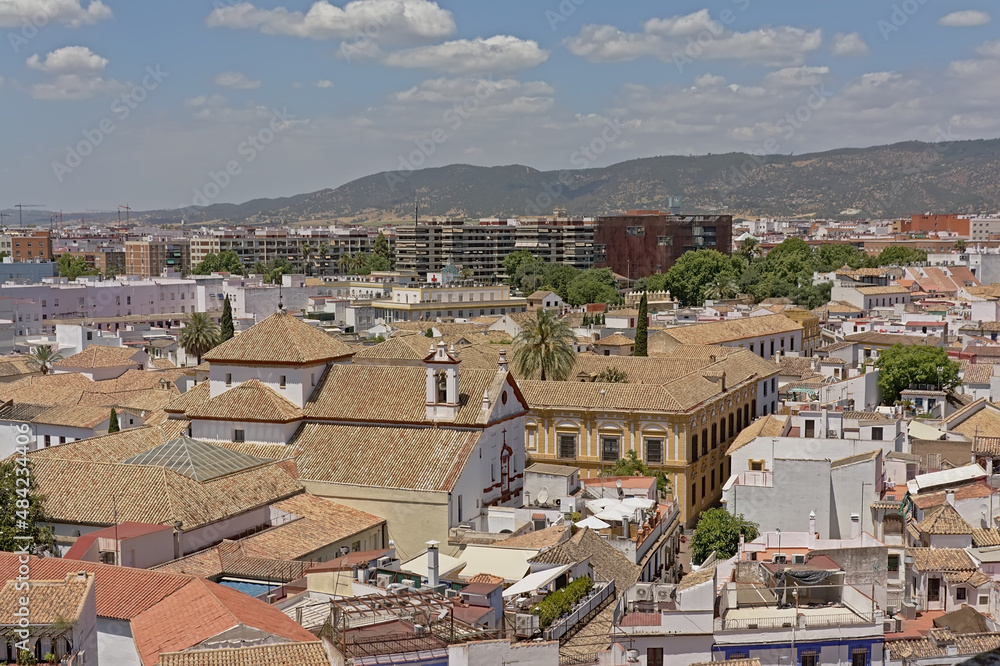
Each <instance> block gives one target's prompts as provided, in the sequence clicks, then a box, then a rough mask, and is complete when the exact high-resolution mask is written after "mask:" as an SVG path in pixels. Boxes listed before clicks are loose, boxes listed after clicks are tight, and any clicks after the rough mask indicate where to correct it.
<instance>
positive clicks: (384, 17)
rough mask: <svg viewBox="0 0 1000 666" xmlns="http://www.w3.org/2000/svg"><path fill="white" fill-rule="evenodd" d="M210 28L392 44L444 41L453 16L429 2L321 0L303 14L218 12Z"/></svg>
mask: <svg viewBox="0 0 1000 666" xmlns="http://www.w3.org/2000/svg"><path fill="white" fill-rule="evenodd" d="M206 23H207V24H208V26H209V27H213V28H214V27H226V28H242V29H252V30H259V31H260V32H262V33H264V34H270V35H289V36H292V37H301V38H308V39H341V40H344V39H350V40H354V39H366V40H372V41H388V42H393V41H407V40H412V39H414V38H417V39H440V38H443V37H448V36H450V35H452V34H453V33H454V32H455V19H454V18H453V17H452V14H451V12H450V11H448V10H445V9H441V7H439V6H438V4H437V3H436V2H429V1H428V0H354V1H353V2H348V3H347V4H346V5H344V7H343V8H340V7H336V6H334V5H332V4H330V3H329V2H327V1H326V0H319V2H316V3H314V4H313V5H312V6H311V7H310V8H309V11H307V12H305V13H303V12H297V11H289V10H288V9H287V8H285V7H276V8H275V9H262V8H258V7H255V6H254V5H253V4H251V3H249V2H240V3H237V4H234V5H231V6H228V7H219V8H217V9H215V10H214V11H213V12H212V13H211V14H209V16H208V19H207V20H206Z"/></svg>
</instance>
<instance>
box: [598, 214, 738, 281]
mask: <svg viewBox="0 0 1000 666" xmlns="http://www.w3.org/2000/svg"><path fill="white" fill-rule="evenodd" d="M732 246H733V216H732V215H674V214H671V213H664V212H661V211H658V210H630V211H628V212H627V213H625V214H624V215H611V216H606V217H599V218H597V226H596V229H595V231H594V254H595V265H596V266H597V267H598V268H602V267H610V268H611V270H613V271H614V272H615V273H618V274H619V275H624V276H626V277H629V278H640V277H647V276H649V275H652V274H654V273H664V272H666V271H667V270H669V268H670V267H671V266H673V265H674V262H675V261H677V260H678V259H680V257H681V255H682V254H684V253H685V252H687V251H688V250H718V251H719V252H723V253H725V254H729V253H730V252H731V251H732Z"/></svg>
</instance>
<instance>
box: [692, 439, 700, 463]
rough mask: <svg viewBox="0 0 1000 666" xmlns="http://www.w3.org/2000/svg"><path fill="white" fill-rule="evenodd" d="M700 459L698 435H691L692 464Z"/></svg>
mask: <svg viewBox="0 0 1000 666" xmlns="http://www.w3.org/2000/svg"><path fill="white" fill-rule="evenodd" d="M697 459H698V435H691V462H694V461H695V460H697Z"/></svg>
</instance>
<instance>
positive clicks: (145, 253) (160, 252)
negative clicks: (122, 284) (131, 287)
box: [125, 237, 191, 277]
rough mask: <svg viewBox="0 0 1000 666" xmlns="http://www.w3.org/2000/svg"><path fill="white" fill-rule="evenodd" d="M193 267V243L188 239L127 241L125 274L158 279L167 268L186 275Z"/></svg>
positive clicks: (151, 238) (149, 238)
mask: <svg viewBox="0 0 1000 666" xmlns="http://www.w3.org/2000/svg"><path fill="white" fill-rule="evenodd" d="M190 266H191V241H190V240H189V239H187V238H154V237H147V238H146V239H144V240H130V241H125V273H126V275H138V276H139V277H157V276H159V275H160V274H162V273H163V270H164V269H166V268H170V269H173V270H175V271H177V272H178V273H182V274H183V273H186V272H187V271H188V270H189V268H190Z"/></svg>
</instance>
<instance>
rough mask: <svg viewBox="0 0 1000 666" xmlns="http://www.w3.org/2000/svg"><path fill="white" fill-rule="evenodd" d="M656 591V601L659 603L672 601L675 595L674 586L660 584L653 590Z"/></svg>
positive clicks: (675, 588)
mask: <svg viewBox="0 0 1000 666" xmlns="http://www.w3.org/2000/svg"><path fill="white" fill-rule="evenodd" d="M655 591H656V601H657V602H659V603H668V602H670V601H673V599H674V597H675V596H676V595H677V586H676V585H667V584H660V585H657V586H656V588H655Z"/></svg>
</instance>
